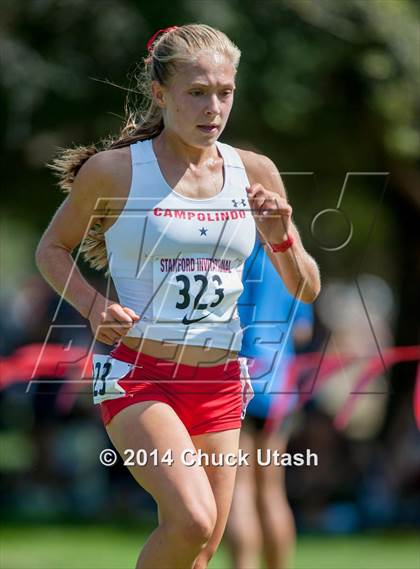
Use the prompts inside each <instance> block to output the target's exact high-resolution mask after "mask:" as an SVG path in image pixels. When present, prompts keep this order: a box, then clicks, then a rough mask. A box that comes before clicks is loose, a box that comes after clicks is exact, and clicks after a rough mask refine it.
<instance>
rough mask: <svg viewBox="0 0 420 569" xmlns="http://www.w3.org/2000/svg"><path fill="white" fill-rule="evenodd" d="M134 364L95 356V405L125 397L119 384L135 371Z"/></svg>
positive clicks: (108, 357)
mask: <svg viewBox="0 0 420 569" xmlns="http://www.w3.org/2000/svg"><path fill="white" fill-rule="evenodd" d="M133 367H134V365H133V364H128V363H126V362H121V361H120V360H116V359H114V358H113V357H111V356H104V355H94V356H93V403H94V404H95V405H98V404H99V403H102V401H107V400H108V399H118V398H120V397H125V395H126V391H125V390H124V389H123V388H122V387H121V385H120V384H119V383H118V381H119V380H120V379H122V378H123V377H125V376H126V375H127V374H128V373H130V371H131V370H132V369H133Z"/></svg>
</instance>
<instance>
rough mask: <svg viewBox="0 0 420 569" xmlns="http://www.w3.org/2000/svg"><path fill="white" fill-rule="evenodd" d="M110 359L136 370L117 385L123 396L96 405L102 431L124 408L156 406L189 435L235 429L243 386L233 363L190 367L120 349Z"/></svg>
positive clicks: (240, 410)
mask: <svg viewBox="0 0 420 569" xmlns="http://www.w3.org/2000/svg"><path fill="white" fill-rule="evenodd" d="M110 355H111V356H112V357H113V358H115V359H117V360H120V361H124V362H127V363H135V367H134V368H133V369H132V370H131V371H130V372H129V373H128V374H127V375H126V376H125V377H123V378H122V379H120V380H118V384H119V385H120V386H121V387H122V388H123V389H124V390H125V391H126V395H125V396H124V397H120V398H118V399H112V400H108V401H103V402H102V403H101V404H100V405H101V412H102V419H103V422H104V424H105V425H107V424H108V423H109V422H110V421H111V419H112V418H113V417H114V416H115V415H116V414H117V413H119V412H120V411H121V410H122V409H125V408H126V407H128V406H129V405H133V404H135V403H139V402H141V401H161V402H163V403H167V404H168V405H170V406H171V407H172V409H173V410H174V411H175V412H176V414H177V415H178V417H179V418H180V419H181V421H182V422H183V423H184V425H185V427H186V428H187V430H188V432H189V433H190V435H201V434H203V433H212V432H215V431H226V430H228V429H239V428H240V426H241V416H242V410H243V388H242V385H243V383H242V382H241V365H240V363H239V361H238V360H234V361H229V362H227V363H225V364H221V365H216V366H211V367H195V366H189V365H184V364H177V363H176V362H172V361H169V360H163V359H159V358H154V357H152V356H148V355H146V354H143V353H140V354H139V353H138V352H137V351H136V350H132V349H131V348H128V347H127V346H125V345H124V344H120V345H118V346H117V347H116V348H115V349H114V350H113V351H112V352H111V354H110Z"/></svg>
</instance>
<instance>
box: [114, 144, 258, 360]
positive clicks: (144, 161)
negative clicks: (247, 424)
mask: <svg viewBox="0 0 420 569" xmlns="http://www.w3.org/2000/svg"><path fill="white" fill-rule="evenodd" d="M216 144H217V149H218V151H219V154H220V155H221V157H222V158H223V162H224V185H223V188H222V190H221V192H220V193H219V194H217V195H216V196H214V197H211V198H207V199H192V198H188V197H185V196H182V195H180V194H178V193H176V192H174V191H173V190H172V188H171V187H170V186H169V185H168V184H167V182H166V181H165V179H164V177H163V175H162V172H161V170H160V167H159V164H158V161H157V159H156V155H155V153H154V150H153V146H152V141H151V140H145V141H142V142H137V143H136V144H132V145H131V147H130V148H131V160H132V181H131V187H130V192H129V195H128V199H127V202H126V205H125V207H124V209H123V211H122V212H121V214H120V215H119V217H118V219H117V221H116V222H115V223H114V224H113V225H112V226H111V227H110V228H109V229H108V230H107V231H106V232H105V242H106V248H107V255H108V263H109V271H110V275H111V277H112V280H113V282H114V284H115V288H116V291H117V294H118V297H119V302H120V303H121V304H122V305H123V306H127V307H129V308H131V309H133V310H134V311H135V312H136V313H137V314H138V315H139V316H140V320H139V322H137V323H136V324H135V325H134V326H133V327H132V328H131V330H130V332H129V334H128V335H129V336H134V337H143V338H147V339H150V340H160V341H165V342H169V343H175V344H190V345H195V346H206V347H208V348H226V349H229V350H234V351H237V350H240V348H241V344H242V330H241V326H240V321H239V316H238V312H237V307H236V304H237V299H238V297H239V296H240V294H241V292H242V290H243V285H242V280H241V278H242V270H243V266H244V262H245V260H246V258H247V257H249V255H250V254H251V252H252V249H253V246H254V243H255V233H256V230H255V222H254V219H253V217H252V214H251V212H250V210H249V203H248V200H247V194H246V190H245V188H246V187H247V186H248V185H249V182H248V178H247V175H246V172H245V168H244V165H243V162H242V160H241V158H240V156H239V154H238V153H237V152H236V151H235V150H234V149H233V148H232V147H231V146H229V145H227V144H222V143H220V142H217V143H216Z"/></svg>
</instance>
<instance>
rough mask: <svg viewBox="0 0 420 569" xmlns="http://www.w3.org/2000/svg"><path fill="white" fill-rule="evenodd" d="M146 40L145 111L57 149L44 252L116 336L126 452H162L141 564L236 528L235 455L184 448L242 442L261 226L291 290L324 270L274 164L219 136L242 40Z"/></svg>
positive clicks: (98, 391)
mask: <svg viewBox="0 0 420 569" xmlns="http://www.w3.org/2000/svg"><path fill="white" fill-rule="evenodd" d="M148 50H149V55H148V57H147V58H146V59H145V71H144V74H143V77H142V82H141V85H140V86H141V87H142V88H143V90H144V91H145V92H146V94H148V95H149V99H150V103H149V106H148V108H147V112H146V113H143V114H138V115H137V117H136V118H135V119H134V121H133V120H132V119H133V116H132V115H130V121H129V122H128V126H126V128H125V129H124V130H123V131H122V133H121V135H120V137H119V138H118V139H117V140H116V141H114V142H109V143H107V144H106V145H105V148H104V149H103V151H100V152H97V150H96V148H77V149H73V150H68V151H66V152H65V153H64V154H63V155H62V156H61V157H60V158H59V159H58V160H57V161H56V162H55V168H56V170H57V171H58V172H59V173H60V174H61V185H62V187H63V188H65V189H68V190H71V191H70V192H69V195H68V196H67V198H66V200H65V201H64V202H63V204H62V205H61V207H60V208H59V209H58V211H57V213H56V214H55V216H54V218H53V220H52V222H51V224H50V225H49V227H48V229H47V230H46V232H45V234H44V236H43V237H42V239H41V242H40V244H39V246H38V249H37V254H36V259H37V263H38V267H39V269H40V271H41V272H42V274H43V275H44V277H45V278H46V279H47V280H48V282H49V283H50V284H51V285H52V286H53V287H54V288H55V290H56V291H58V292H59V293H60V294H63V296H64V298H65V299H66V300H67V301H68V302H70V303H71V304H72V305H73V306H74V307H75V308H76V309H77V310H78V311H79V312H80V313H81V314H82V315H83V316H84V317H85V318H87V319H88V320H89V322H90V325H91V328H92V331H93V333H94V335H95V337H96V338H97V339H98V340H99V341H102V342H105V343H106V344H110V345H113V344H117V345H116V347H115V348H114V349H113V351H112V352H111V354H110V356H109V357H105V356H97V357H96V358H95V359H94V366H95V373H96V375H95V379H94V400H95V402H96V403H99V404H100V405H101V411H102V416H103V420H104V423H105V425H106V428H107V431H108V434H109V436H110V438H111V440H112V442H113V444H114V445H115V446H116V448H117V449H118V451H119V453H120V454H121V456H123V457H124V458H126V457H127V455H126V454H124V453H125V450H126V449H132V450H133V451H136V450H138V449H144V450H145V451H146V452H147V453H152V452H154V453H155V455H154V456H158V457H160V460H158V461H157V463H156V461H155V459H153V460H150V461H149V462H148V463H147V464H146V465H145V466H130V467H129V468H130V471H131V474H132V475H133V476H134V478H135V479H136V481H137V482H138V483H139V484H140V485H141V486H142V487H143V488H145V489H146V490H147V491H148V492H150V494H151V495H152V496H153V497H154V499H155V500H156V502H157V504H158V512H159V525H158V527H157V528H156V529H155V530H154V531H153V533H152V534H151V535H150V537H149V539H148V540H147V542H146V544H145V546H144V547H143V549H142V551H141V553H140V556H139V559H138V561H137V566H136V567H137V568H138V569H139V568H142V569H146V568H147V569H157V568H165V569H168V568H169V567H171V568H172V567H173V568H182V569H185V568H187V567H193V568H194V569H200V568H203V567H207V564H208V562H209V560H210V558H211V557H212V555H213V554H214V552H215V551H216V549H217V546H218V544H219V543H220V540H221V538H222V535H223V531H224V528H225V524H226V520H227V516H228V512H229V508H230V504H231V498H232V492H233V486H234V479H235V471H236V469H235V467H234V466H230V465H228V464H225V465H224V466H216V465H215V464H213V463H212V464H209V465H207V464H205V461H200V460H197V462H196V463H195V464H194V465H193V466H189V464H190V462H191V456H192V453H189V454H187V455H185V451H188V449H191V450H195V451H196V452H197V456H199V452H200V451H201V454H202V455H203V454H204V453H207V455H209V456H210V457H212V456H217V457H218V456H219V455H220V454H221V455H222V457H223V456H225V457H226V456H228V453H233V455H235V456H236V453H237V452H238V440H239V429H240V425H241V417H242V414H243V407H244V405H243V393H244V391H245V390H244V389H242V384H243V382H242V381H241V375H242V378H243V377H244V376H246V366H245V365H244V362H243V361H239V359H238V352H239V350H240V347H241V338H242V332H241V328H240V323H239V318H238V313H237V309H236V300H237V298H238V296H239V295H240V293H241V291H242V284H241V271H242V268H243V263H244V261H245V260H246V258H247V257H248V256H249V255H250V253H251V251H252V248H253V245H254V241H255V228H256V229H257V230H258V233H259V234H260V236H261V239H262V240H263V241H264V242H265V243H267V249H268V250H269V256H270V259H271V261H272V263H273V265H274V267H275V268H276V270H277V271H278V272H279V274H281V276H282V278H283V281H284V282H285V284H286V286H287V288H288V290H289V291H290V292H291V293H292V294H295V295H299V296H300V297H301V299H302V300H304V301H305V302H312V301H313V300H314V299H315V297H316V296H317V294H318V292H319V289H320V279H319V272H318V268H317V265H316V263H315V261H314V260H313V259H312V258H311V257H310V256H309V255H308V253H307V252H306V251H305V249H304V248H303V245H302V242H301V240H300V238H299V235H298V233H297V230H296V228H295V226H294V225H293V223H292V221H291V211H292V210H291V207H290V205H289V204H288V203H287V199H286V196H285V192H284V189H283V185H282V183H281V179H280V176H279V174H278V172H277V171H276V169H275V166H274V165H273V163H272V162H271V161H270V160H269V159H268V158H266V157H264V156H260V155H257V154H254V153H252V152H245V151H241V150H238V149H234V148H232V147H231V146H228V145H226V144H222V143H220V142H218V138H219V137H220V135H221V133H222V132H223V130H224V128H225V126H226V122H227V120H228V117H229V113H230V111H231V108H232V103H233V94H234V90H235V75H236V70H237V66H238V63H239V57H240V52H239V50H238V48H237V47H236V46H235V45H234V44H233V43H232V42H231V41H230V40H229V39H228V38H227V37H226V35H225V34H223V33H222V32H220V31H218V30H215V29H213V28H211V27H209V26H206V25H198V24H192V25H184V26H180V27H171V28H167V29H165V30H159V32H157V33H156V34H155V35H154V36H153V37H152V38H151V40H150V41H149V43H148ZM87 230H88V235H87V238H86V239H85V233H86V231H87ZM82 241H84V245H83V246H82V247H83V250H84V252H85V255H86V257H87V258H88V260H90V262H91V264H92V266H94V267H96V268H103V267H104V266H105V265H106V264H108V270H109V272H110V275H111V277H112V279H113V282H114V284H115V288H116V291H117V294H118V302H114V301H111V300H108V299H107V298H104V297H103V296H102V295H101V294H99V293H98V292H97V291H96V290H95V289H94V288H92V287H91V286H90V285H89V284H88V282H87V281H86V280H85V279H84V278H83V277H82V275H81V273H80V272H79V271H78V269H77V268H76V267H74V266H73V260H72V257H71V252H72V251H73V250H74V249H75V248H76V247H77V246H78V245H79V244H80V243H81V242H82ZM167 451H169V453H168V452H167ZM183 453H184V454H183ZM163 457H165V459H166V460H163ZM171 457H172V459H173V460H171ZM183 458H184V459H185V460H183Z"/></svg>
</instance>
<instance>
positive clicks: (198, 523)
mask: <svg viewBox="0 0 420 569" xmlns="http://www.w3.org/2000/svg"><path fill="white" fill-rule="evenodd" d="M216 521H217V509H216V504H215V502H214V499H213V500H212V501H211V500H208V502H207V504H205V503H201V504H195V505H194V506H192V507H184V508H177V512H176V515H175V516H173V517H172V519H171V523H170V529H169V531H170V532H171V534H172V535H173V536H174V537H175V538H176V539H179V540H180V541H182V542H184V543H185V542H186V543H188V544H190V545H199V546H204V545H205V544H206V543H207V542H208V540H209V539H210V537H211V536H212V534H213V530H214V527H215V525H216Z"/></svg>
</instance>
